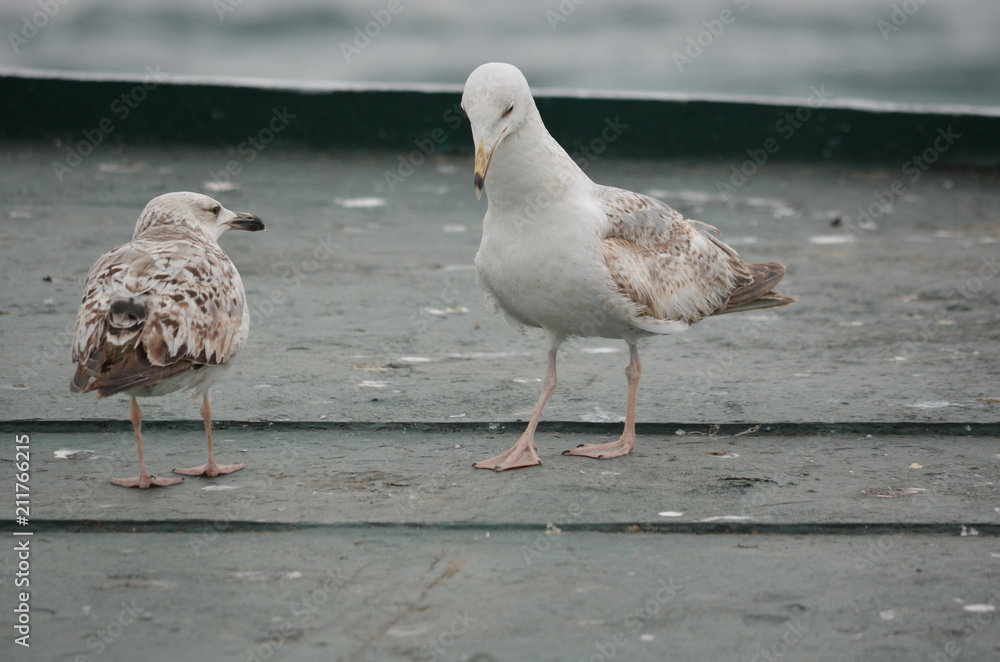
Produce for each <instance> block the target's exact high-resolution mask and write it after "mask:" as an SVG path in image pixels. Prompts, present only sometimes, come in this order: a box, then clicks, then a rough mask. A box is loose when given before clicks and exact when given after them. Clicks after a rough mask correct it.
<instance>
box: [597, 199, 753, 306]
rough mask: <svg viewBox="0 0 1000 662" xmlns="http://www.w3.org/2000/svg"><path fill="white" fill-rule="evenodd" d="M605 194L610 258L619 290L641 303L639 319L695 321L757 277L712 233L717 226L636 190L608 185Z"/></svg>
mask: <svg viewBox="0 0 1000 662" xmlns="http://www.w3.org/2000/svg"><path fill="white" fill-rule="evenodd" d="M600 198H601V204H602V206H603V208H604V210H605V213H606V214H607V218H608V225H607V228H606V231H605V233H604V243H603V247H604V260H605V264H606V265H607V267H608V269H609V270H610V272H611V276H612V278H613V279H614V282H615V285H616V286H617V287H618V290H619V291H620V292H621V293H622V294H624V295H625V296H626V297H628V298H629V299H630V300H631V301H632V302H634V303H635V304H636V307H637V311H638V320H637V321H639V322H642V321H643V318H647V320H648V321H650V322H656V321H682V322H685V323H687V324H693V323H694V322H697V321H698V320H700V319H703V318H705V317H708V316H709V315H712V314H715V313H716V312H719V310H720V309H722V308H724V307H725V306H726V304H727V302H728V301H729V298H730V296H731V295H732V293H733V292H734V291H737V290H739V289H740V288H742V287H745V286H747V285H749V284H751V283H752V282H753V275H752V274H751V273H750V271H749V270H748V265H747V264H746V263H745V262H743V261H742V260H740V259H739V257H738V256H737V255H736V252H735V251H734V250H733V249H731V248H730V247H729V246H726V245H725V244H724V243H722V242H721V241H719V240H718V239H716V238H715V237H714V236H712V235H711V234H709V232H708V231H714V230H715V229H714V228H712V227H711V226H708V225H705V224H702V223H698V222H697V221H689V220H686V219H684V217H683V216H681V214H680V213H678V212H677V211H675V210H673V209H671V208H670V207H668V206H667V205H665V204H663V203H662V202H660V201H659V200H655V199H653V198H650V197H647V196H644V195H640V194H638V193H632V192H631V191H625V190H622V189H616V188H610V187H602V190H601V192H600ZM699 228H705V229H706V230H708V231H703V230H702V229H699Z"/></svg>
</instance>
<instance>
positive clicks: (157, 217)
mask: <svg viewBox="0 0 1000 662" xmlns="http://www.w3.org/2000/svg"><path fill="white" fill-rule="evenodd" d="M170 225H173V226H178V225H181V226H185V227H188V228H192V229H194V230H199V231H201V232H205V233H207V234H208V235H209V236H211V237H212V238H213V239H218V238H219V237H220V236H221V235H222V233H223V232H225V231H226V230H229V229H233V230H249V231H251V232H256V231H258V230H263V229H264V223H263V222H261V220H260V219H259V218H257V217H256V216H254V215H253V214H248V213H245V212H235V211H229V210H228V209H226V208H225V207H223V206H222V205H221V204H219V202H218V200H215V199H214V198H210V197H208V196H207V195H202V194H201V193H191V192H189V191H181V192H178V193H165V194H163V195H161V196H158V197H156V198H153V199H152V200H150V201H149V204H147V205H146V208H145V209H143V210H142V214H140V215H139V220H138V221H137V222H136V224H135V233H134V234H133V235H132V237H133V238H135V237H138V236H139V235H140V234H142V233H143V232H145V231H146V230H149V229H150V228H154V227H163V226H170Z"/></svg>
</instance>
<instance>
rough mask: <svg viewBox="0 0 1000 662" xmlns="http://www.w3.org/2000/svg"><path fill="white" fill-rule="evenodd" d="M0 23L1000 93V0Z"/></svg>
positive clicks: (10, 56) (731, 83)
mask: <svg viewBox="0 0 1000 662" xmlns="http://www.w3.org/2000/svg"><path fill="white" fill-rule="evenodd" d="M393 10H395V13H393ZM373 12H374V14H373ZM0 25H2V27H3V36H4V43H3V45H2V46H0V67H3V68H18V69H35V70H38V69H42V70H63V71H77V72H116V73H128V74H136V75H141V74H142V73H143V72H144V71H145V70H146V68H147V67H154V68H158V69H159V71H162V72H165V73H170V74H178V75H196V76H212V77H241V78H243V77H250V78H266V79H278V80H282V81H306V80H318V81H346V82H387V83H388V82H391V83H449V84H462V83H463V82H464V81H465V79H466V77H467V76H468V74H469V72H470V71H472V69H474V68H475V67H476V66H478V65H479V64H481V63H483V62H488V61H493V60H500V61H507V62H511V63H513V64H516V65H517V66H519V67H520V68H521V69H522V70H523V71H524V72H525V73H526V75H527V77H528V80H529V81H530V82H531V84H532V85H534V86H536V87H548V88H582V89H604V90H642V91H668V92H679V93H691V94H727V95H731V94H736V95H753V96H767V97H795V98H805V97H808V96H809V94H810V87H811V86H819V85H825V86H826V89H827V90H829V91H830V92H831V93H833V94H834V95H836V97H837V98H839V99H845V98H867V99H876V100H883V101H904V102H926V103H947V104H975V105H993V106H996V105H1000V103H998V101H1000V38H998V36H997V35H1000V2H997V1H996V0H922V1H921V0H896V1H888V0H810V1H804V0H716V1H714V2H705V1H701V2H698V1H687V2H653V1H650V0H623V1H622V0H619V1H615V2H612V1H611V0H604V1H602V0H575V1H574V0H548V1H544V0H543V1H542V2H529V1H527V0H502V1H491V2H453V1H452V2H447V1H445V0H422V1H418V0H414V1H412V2H409V1H406V0H376V1H375V2H329V1H322V0H283V1H278V0H170V2H137V1H129V0H3V2H2V3H0Z"/></svg>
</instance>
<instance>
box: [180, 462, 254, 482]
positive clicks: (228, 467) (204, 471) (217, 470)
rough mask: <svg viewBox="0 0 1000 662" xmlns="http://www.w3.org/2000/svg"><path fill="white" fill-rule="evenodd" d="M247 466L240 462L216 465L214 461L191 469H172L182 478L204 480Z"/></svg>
mask: <svg viewBox="0 0 1000 662" xmlns="http://www.w3.org/2000/svg"><path fill="white" fill-rule="evenodd" d="M246 466H247V465H245V464H243V463H242V462H241V463H239V464H216V463H215V461H214V460H213V461H211V462H206V463H205V464H199V465H198V466H196V467H191V468H190V469H174V473H175V474H181V475H183V476H205V477H206V478H215V477H216V476H222V475H224V474H231V473H233V472H234V471H239V470H240V469H243V468H244V467H246Z"/></svg>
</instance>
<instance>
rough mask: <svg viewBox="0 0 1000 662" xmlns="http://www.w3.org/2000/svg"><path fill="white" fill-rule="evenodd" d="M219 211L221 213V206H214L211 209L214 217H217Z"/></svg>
mask: <svg viewBox="0 0 1000 662" xmlns="http://www.w3.org/2000/svg"><path fill="white" fill-rule="evenodd" d="M220 211H222V206H221V205H215V206H214V207H212V213H213V214H215V215H216V216H218V215H219V212H220Z"/></svg>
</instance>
